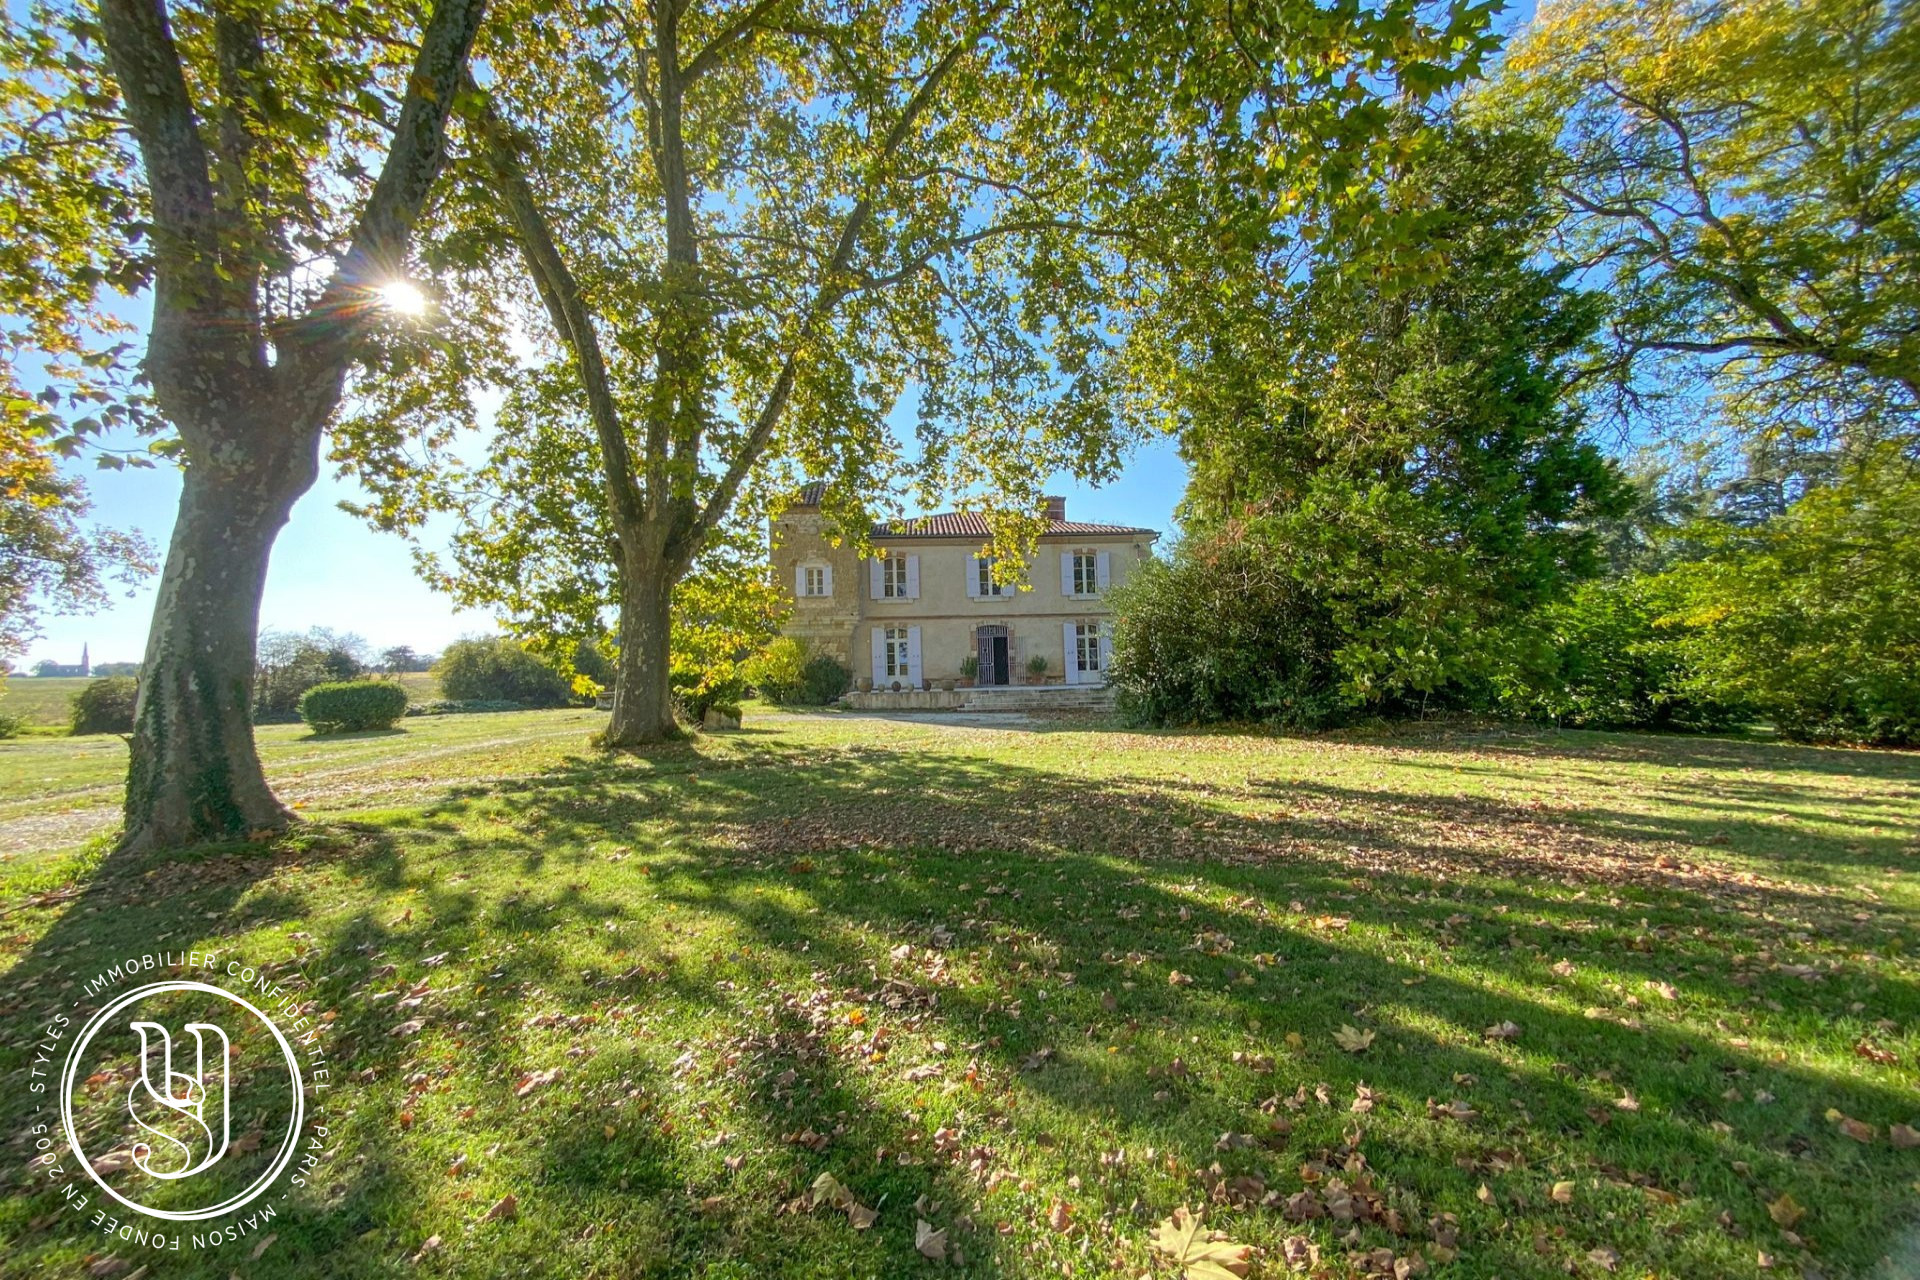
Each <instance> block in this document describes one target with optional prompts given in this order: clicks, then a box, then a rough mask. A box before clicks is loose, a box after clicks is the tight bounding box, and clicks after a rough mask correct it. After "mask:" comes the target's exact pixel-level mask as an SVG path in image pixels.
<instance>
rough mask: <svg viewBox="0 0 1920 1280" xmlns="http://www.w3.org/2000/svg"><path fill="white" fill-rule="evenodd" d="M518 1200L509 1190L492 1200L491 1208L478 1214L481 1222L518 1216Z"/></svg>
mask: <svg viewBox="0 0 1920 1280" xmlns="http://www.w3.org/2000/svg"><path fill="white" fill-rule="evenodd" d="M519 1212H520V1200H519V1198H518V1197H517V1196H515V1195H514V1194H513V1192H511V1191H509V1192H507V1194H506V1195H503V1196H501V1197H500V1198H499V1199H498V1200H495V1201H494V1202H493V1208H491V1209H489V1210H487V1211H486V1212H485V1213H484V1214H481V1215H480V1221H482V1222H503V1221H507V1220H509V1219H512V1218H514V1217H516V1216H518V1214H519Z"/></svg>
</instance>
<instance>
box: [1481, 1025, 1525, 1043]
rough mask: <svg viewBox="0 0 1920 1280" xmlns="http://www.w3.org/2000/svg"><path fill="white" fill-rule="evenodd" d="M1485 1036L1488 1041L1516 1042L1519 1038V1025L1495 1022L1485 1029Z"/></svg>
mask: <svg viewBox="0 0 1920 1280" xmlns="http://www.w3.org/2000/svg"><path fill="white" fill-rule="evenodd" d="M1485 1035H1486V1037H1487V1039H1489V1040H1518V1039H1519V1038H1520V1024H1519V1023H1517V1022H1496V1023H1494V1024H1493V1025H1492V1026H1490V1027H1488V1028H1487V1029H1486V1032H1485Z"/></svg>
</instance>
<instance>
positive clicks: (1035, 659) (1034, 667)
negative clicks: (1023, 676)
mask: <svg viewBox="0 0 1920 1280" xmlns="http://www.w3.org/2000/svg"><path fill="white" fill-rule="evenodd" d="M977 660H978V659H976V661H977ZM1047 666H1048V663H1047V655H1046V654H1044V653H1036V654H1034V655H1033V656H1032V657H1031V658H1028V659H1027V674H1028V675H1030V676H1043V675H1045V674H1047Z"/></svg>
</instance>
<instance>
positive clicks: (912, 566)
mask: <svg viewBox="0 0 1920 1280" xmlns="http://www.w3.org/2000/svg"><path fill="white" fill-rule="evenodd" d="M919 598H920V557H919V556H908V557H907V599H909V600H918V599H919Z"/></svg>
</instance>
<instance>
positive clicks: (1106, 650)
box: [1099, 621, 1113, 684]
mask: <svg viewBox="0 0 1920 1280" xmlns="http://www.w3.org/2000/svg"><path fill="white" fill-rule="evenodd" d="M1112 663H1113V624H1112V623H1111V622H1104V621H1103V622H1102V623H1101V624H1100V680H1099V683H1101V684H1105V683H1106V682H1107V668H1108V667H1109V666H1110V665H1112Z"/></svg>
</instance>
